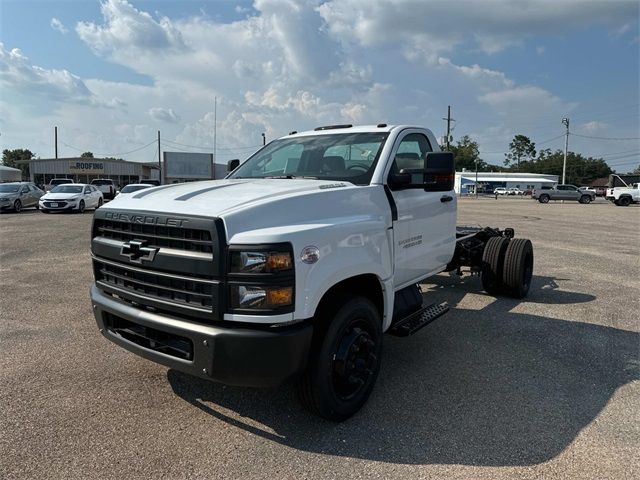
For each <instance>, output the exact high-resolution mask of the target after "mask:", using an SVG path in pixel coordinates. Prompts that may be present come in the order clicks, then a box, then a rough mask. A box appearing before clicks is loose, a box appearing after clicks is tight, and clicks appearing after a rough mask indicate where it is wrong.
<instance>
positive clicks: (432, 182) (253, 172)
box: [91, 124, 533, 421]
mask: <svg viewBox="0 0 640 480" xmlns="http://www.w3.org/2000/svg"><path fill="white" fill-rule="evenodd" d="M454 172H455V168H454V163H453V156H452V155H451V154H450V153H446V152H440V149H439V147H438V144H437V142H436V140H435V137H434V135H433V134H432V133H431V131H430V130H428V129H425V128H421V127H416V126H390V125H386V124H379V125H376V126H365V127H353V126H351V125H339V126H328V127H319V128H317V129H315V130H313V131H308V132H301V133H296V132H293V133H292V134H290V135H287V136H285V137H282V138H280V139H278V140H275V141H273V142H271V143H269V144H268V145H266V146H265V147H263V148H262V149H261V150H259V151H258V152H256V153H255V154H254V155H253V156H251V157H250V158H249V159H247V160H246V161H245V162H244V163H242V164H241V165H239V166H236V165H233V171H232V172H231V173H230V174H229V175H228V176H227V177H226V178H225V179H224V180H217V181H210V182H198V183H189V184H172V185H163V186H158V187H154V188H149V189H145V190H142V191H140V192H136V193H134V194H132V195H129V196H126V198H125V197H124V196H119V197H116V199H115V200H113V201H112V202H111V203H110V204H109V205H108V206H107V207H103V208H101V209H99V210H98V211H97V212H96V214H95V218H94V224H93V228H92V257H93V268H94V275H95V283H94V285H93V287H92V289H91V299H92V303H93V306H94V314H95V317H96V321H97V324H98V327H99V329H100V331H101V332H102V334H103V335H104V336H105V337H107V338H108V339H109V340H111V341H113V342H114V343H117V344H119V345H120V346H122V347H124V348H127V349H128V350H131V351H133V352H134V353H137V354H138V355H141V356H143V357H145V358H148V359H150V360H153V361H156V362H158V363H161V364H164V365H167V366H170V367H172V368H176V369H179V370H182V371H185V372H188V373H191V374H193V375H197V376H200V377H204V378H208V379H211V380H214V381H219V382H223V383H227V384H233V385H246V386H273V385H278V384H281V383H282V382H283V381H285V380H286V379H288V378H292V377H293V378H296V379H297V385H298V392H299V396H300V399H301V401H302V403H303V405H304V406H305V407H306V408H308V409H309V410H311V411H313V412H315V413H317V414H319V415H321V416H323V417H325V418H329V419H332V420H338V421H339V420H344V419H346V418H348V417H349V416H351V415H353V414H354V413H355V412H357V411H358V409H359V408H360V407H361V406H362V405H363V404H364V402H365V401H366V399H367V398H368V397H369V395H370V393H371V391H372V389H373V385H374V383H375V379H376V377H377V374H378V371H379V368H380V361H381V355H382V341H383V333H389V334H395V335H398V336H405V335H410V334H413V333H415V332H416V331H418V330H419V329H421V328H423V327H424V326H426V325H427V324H429V323H430V322H431V321H433V320H435V319H436V318H438V317H439V316H441V315H443V314H444V313H446V311H447V310H448V306H446V305H444V304H438V303H432V304H426V305H425V304H423V299H422V296H421V294H420V291H419V288H418V285H417V284H418V283H419V282H421V281H423V280H424V279H426V278H428V277H430V276H433V275H436V274H438V273H440V272H442V271H445V270H457V271H460V270H461V268H462V267H469V268H470V269H471V270H472V271H473V272H474V273H477V274H481V275H482V283H483V287H484V288H485V290H487V291H488V292H490V293H508V294H511V295H513V296H516V297H519V298H521V297H522V296H524V295H526V293H527V291H528V288H529V285H530V281H531V276H532V271H533V251H532V247H531V244H530V242H529V241H528V240H526V241H525V240H523V239H513V238H512V237H513V231H512V230H510V229H505V230H499V229H495V228H488V227H487V228H463V229H460V228H457V227H456V207H457V204H456V196H455V194H454V191H453V181H454ZM507 267H508V268H507Z"/></svg>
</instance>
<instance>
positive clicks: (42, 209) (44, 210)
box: [40, 208, 49, 213]
mask: <svg viewBox="0 0 640 480" xmlns="http://www.w3.org/2000/svg"><path fill="white" fill-rule="evenodd" d="M40 211H41V212H42V213H49V210H47V209H45V208H41V209H40Z"/></svg>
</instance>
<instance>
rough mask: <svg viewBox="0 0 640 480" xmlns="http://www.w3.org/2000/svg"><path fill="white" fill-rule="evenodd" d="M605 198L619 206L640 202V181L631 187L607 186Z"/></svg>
mask: <svg viewBox="0 0 640 480" xmlns="http://www.w3.org/2000/svg"><path fill="white" fill-rule="evenodd" d="M605 198H606V199H607V200H609V201H610V202H613V203H614V204H615V205H616V206H618V207H628V206H629V205H631V204H632V203H640V183H634V184H633V185H631V186H630V187H628V186H627V187H615V188H607V193H606V195H605Z"/></svg>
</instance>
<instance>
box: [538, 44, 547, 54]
mask: <svg viewBox="0 0 640 480" xmlns="http://www.w3.org/2000/svg"><path fill="white" fill-rule="evenodd" d="M545 50H546V48H545V47H544V45H539V46H537V47H536V53H537V54H538V55H542V54H543V53H544V51H545Z"/></svg>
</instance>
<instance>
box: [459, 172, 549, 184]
mask: <svg viewBox="0 0 640 480" xmlns="http://www.w3.org/2000/svg"><path fill="white" fill-rule="evenodd" d="M529 175H530V176H523V175H520V176H517V177H516V176H507V175H502V176H497V175H486V174H485V173H478V182H522V183H527V182H537V183H558V180H557V179H556V180H551V179H549V178H545V177H546V176H547V175H545V176H542V175H535V174H529ZM460 176H461V177H462V178H464V179H465V180H469V181H471V183H475V181H476V174H475V172H464V173H461V174H460ZM549 176H550V175H549ZM556 178H557V177H556ZM461 181H462V180H461Z"/></svg>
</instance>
